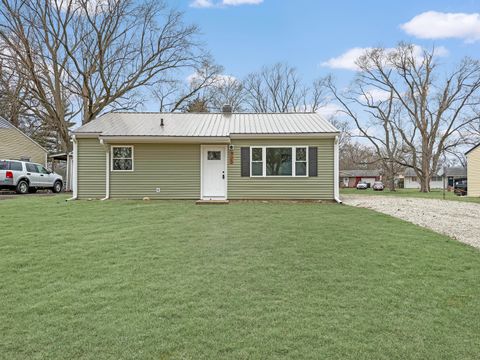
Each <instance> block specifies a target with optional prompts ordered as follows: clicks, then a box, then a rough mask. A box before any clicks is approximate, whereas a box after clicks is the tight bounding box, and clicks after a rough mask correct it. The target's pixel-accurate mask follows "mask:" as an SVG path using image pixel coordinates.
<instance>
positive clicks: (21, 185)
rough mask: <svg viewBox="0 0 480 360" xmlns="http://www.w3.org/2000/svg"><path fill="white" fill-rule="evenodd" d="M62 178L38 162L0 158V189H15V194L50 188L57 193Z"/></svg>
mask: <svg viewBox="0 0 480 360" xmlns="http://www.w3.org/2000/svg"><path fill="white" fill-rule="evenodd" d="M62 188H63V178H62V177H61V176H60V175H58V174H55V173H54V172H52V171H50V170H47V169H45V168H44V167H43V166H42V165H40V164H34V163H31V162H26V161H18V160H0V190H2V189H8V190H15V191H16V192H17V194H27V193H29V192H30V193H34V192H36V191H37V190H38V189H50V190H52V191H53V192H54V193H59V192H61V191H62Z"/></svg>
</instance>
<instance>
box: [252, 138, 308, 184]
mask: <svg viewBox="0 0 480 360" xmlns="http://www.w3.org/2000/svg"><path fill="white" fill-rule="evenodd" d="M268 148H274V149H277V148H290V149H292V175H267V149H268ZM297 148H304V149H306V170H307V171H306V174H305V175H296V166H297ZM253 149H262V175H253V172H252V167H253V166H252V165H253V161H252V158H253ZM308 161H309V159H308V145H298V146H291V145H269V146H250V177H251V178H265V177H268V178H292V177H298V178H305V177H308V176H309V174H308V170H309V169H308V164H309V162H308ZM256 162H260V161H256Z"/></svg>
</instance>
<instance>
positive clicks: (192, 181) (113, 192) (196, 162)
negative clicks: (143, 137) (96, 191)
mask: <svg viewBox="0 0 480 360" xmlns="http://www.w3.org/2000/svg"><path fill="white" fill-rule="evenodd" d="M122 145H133V146H134V171H133V172H111V173H110V197H111V198H130V199H141V198H143V197H145V196H148V197H150V198H152V199H199V198H200V145H199V144H122ZM156 188H160V193H157V192H156Z"/></svg>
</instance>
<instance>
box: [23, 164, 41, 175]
mask: <svg viewBox="0 0 480 360" xmlns="http://www.w3.org/2000/svg"><path fill="white" fill-rule="evenodd" d="M25 165H26V167H27V171H28V172H31V173H39V172H40V171H39V169H38V168H37V165H35V164H31V163H26V164H25Z"/></svg>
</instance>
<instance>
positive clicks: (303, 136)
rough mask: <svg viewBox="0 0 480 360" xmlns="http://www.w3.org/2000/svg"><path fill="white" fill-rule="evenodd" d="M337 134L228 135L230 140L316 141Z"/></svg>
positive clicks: (336, 134)
mask: <svg viewBox="0 0 480 360" xmlns="http://www.w3.org/2000/svg"><path fill="white" fill-rule="evenodd" d="M338 134H339V133H338V132H333V133H285V134H233V133H231V134H230V138H231V139H270V140H272V139H285V138H291V139H302V140H304V139H318V138H334V137H335V136H338Z"/></svg>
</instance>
